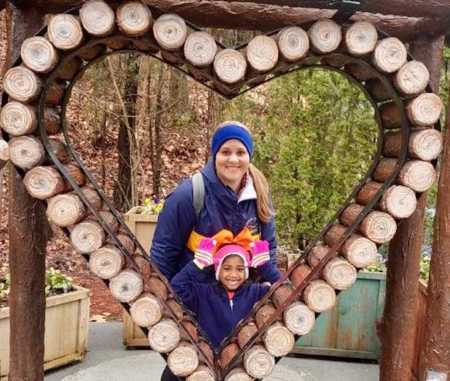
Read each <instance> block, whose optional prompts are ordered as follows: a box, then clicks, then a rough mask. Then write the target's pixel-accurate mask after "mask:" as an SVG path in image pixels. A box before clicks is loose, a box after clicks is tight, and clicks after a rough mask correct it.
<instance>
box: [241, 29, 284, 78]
mask: <svg viewBox="0 0 450 381" xmlns="http://www.w3.org/2000/svg"><path fill="white" fill-rule="evenodd" d="M246 56H247V61H248V63H249V64H250V66H251V67H252V68H253V69H254V70H255V71H257V72H266V71H269V70H271V69H273V68H274V67H275V65H276V64H277V63H278V46H277V43H276V42H275V40H274V39H273V38H271V37H268V36H264V35H260V36H256V37H254V38H252V39H251V40H250V42H249V43H248V45H247V48H246Z"/></svg>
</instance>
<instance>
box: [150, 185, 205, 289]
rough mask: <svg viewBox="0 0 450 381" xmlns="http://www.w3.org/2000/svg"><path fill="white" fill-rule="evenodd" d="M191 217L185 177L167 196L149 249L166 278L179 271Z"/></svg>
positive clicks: (189, 232)
mask: <svg viewBox="0 0 450 381" xmlns="http://www.w3.org/2000/svg"><path fill="white" fill-rule="evenodd" d="M195 220H196V217H195V210H194V206H193V203H192V182H191V181H190V180H186V181H184V182H183V183H181V184H180V185H179V186H178V187H177V188H176V189H175V191H174V192H173V193H171V194H170V195H169V196H168V197H167V199H166V201H165V203H164V208H163V210H162V211H161V214H160V215H159V217H158V224H157V226H156V231H155V235H154V237H153V242H152V247H151V249H150V257H151V260H152V261H153V262H154V263H155V264H156V265H157V266H158V268H159V270H160V271H161V272H162V273H163V275H164V276H165V277H166V278H167V279H168V280H169V281H170V280H171V279H172V277H173V276H174V275H175V274H176V273H177V272H178V271H179V267H180V260H181V255H183V254H184V252H185V248H186V242H187V240H188V238H189V235H190V234H191V232H192V229H193V228H194V226H195Z"/></svg>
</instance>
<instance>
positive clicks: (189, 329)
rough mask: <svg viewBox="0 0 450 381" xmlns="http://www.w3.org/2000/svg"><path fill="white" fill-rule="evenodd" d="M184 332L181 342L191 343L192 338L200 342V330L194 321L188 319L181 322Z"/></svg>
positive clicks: (182, 332)
mask: <svg viewBox="0 0 450 381" xmlns="http://www.w3.org/2000/svg"><path fill="white" fill-rule="evenodd" d="M181 325H182V326H183V328H184V330H182V331H181V340H184V341H189V340H191V337H192V339H193V340H195V341H197V340H198V329H197V326H196V325H195V323H194V322H193V321H192V319H190V318H188V319H185V320H183V321H182V322H181Z"/></svg>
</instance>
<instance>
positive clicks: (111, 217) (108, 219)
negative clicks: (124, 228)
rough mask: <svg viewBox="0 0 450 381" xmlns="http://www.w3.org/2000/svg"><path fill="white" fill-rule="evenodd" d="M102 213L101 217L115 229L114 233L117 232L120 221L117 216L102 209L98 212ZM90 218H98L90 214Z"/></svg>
mask: <svg viewBox="0 0 450 381" xmlns="http://www.w3.org/2000/svg"><path fill="white" fill-rule="evenodd" d="M98 213H99V214H100V217H101V218H102V219H103V220H104V222H106V225H108V227H109V228H110V229H111V230H112V231H113V233H117V231H118V230H119V221H117V219H116V217H114V215H113V214H112V213H111V212H108V211H106V210H100V211H99V212H98ZM90 218H92V219H94V220H97V219H96V218H95V216H93V215H92V216H90Z"/></svg>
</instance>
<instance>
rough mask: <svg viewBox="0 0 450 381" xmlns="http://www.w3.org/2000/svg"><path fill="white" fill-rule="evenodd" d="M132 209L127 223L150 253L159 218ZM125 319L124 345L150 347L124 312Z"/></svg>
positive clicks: (127, 216)
mask: <svg viewBox="0 0 450 381" xmlns="http://www.w3.org/2000/svg"><path fill="white" fill-rule="evenodd" d="M137 208H138V207H135V208H132V209H131V210H130V211H129V212H127V213H126V214H125V216H124V218H125V222H126V224H127V225H128V227H129V228H130V230H131V231H132V232H133V233H134V235H135V236H136V238H137V240H138V241H139V242H140V243H141V245H142V247H143V248H144V249H145V251H146V252H147V253H149V252H150V246H151V244H152V240H153V235H154V233H155V228H156V222H157V221H158V216H155V215H153V214H136V213H135V212H136V209H137ZM122 319H123V331H122V336H123V344H124V345H125V346H126V347H127V348H129V347H141V348H142V347H149V345H148V340H147V337H146V336H145V335H144V333H143V332H142V330H141V328H139V326H137V325H136V324H134V323H133V321H132V320H131V317H130V315H129V314H128V313H127V312H124V313H123V315H122Z"/></svg>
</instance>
